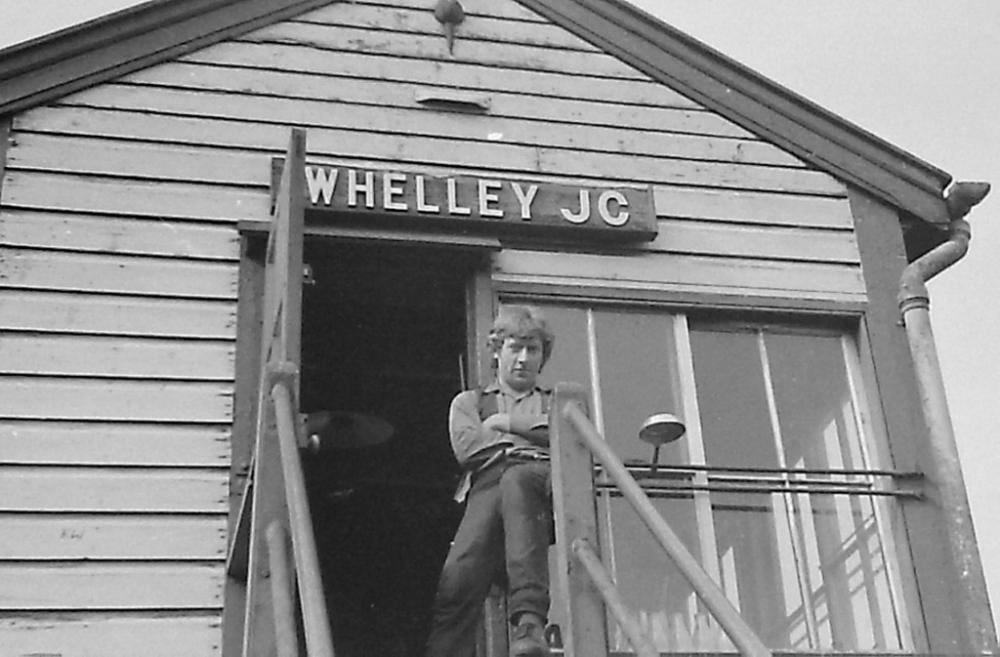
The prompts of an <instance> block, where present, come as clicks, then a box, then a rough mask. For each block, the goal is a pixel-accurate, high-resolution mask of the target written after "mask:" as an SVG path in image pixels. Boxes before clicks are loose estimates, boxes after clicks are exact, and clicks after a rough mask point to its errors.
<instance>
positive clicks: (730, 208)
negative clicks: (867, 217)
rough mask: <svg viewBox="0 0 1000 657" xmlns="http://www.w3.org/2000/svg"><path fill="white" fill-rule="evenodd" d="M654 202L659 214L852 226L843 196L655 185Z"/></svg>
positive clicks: (805, 225)
mask: <svg viewBox="0 0 1000 657" xmlns="http://www.w3.org/2000/svg"><path fill="white" fill-rule="evenodd" d="M653 204H654V205H655V206H656V214H657V215H659V216H661V217H688V218H692V219H702V220H709V219H717V220H721V221H738V222H744V223H755V224H775V225H785V226H803V227H809V228H842V229H848V230H850V229H853V227H854V221H853V218H852V217H851V209H850V205H849V204H848V202H847V199H846V198H826V197H816V196H793V195H789V194H768V193H761V192H747V191H740V192H733V191H729V190H717V189H703V188H694V187H674V186H666V185H663V186H657V187H654V188H653Z"/></svg>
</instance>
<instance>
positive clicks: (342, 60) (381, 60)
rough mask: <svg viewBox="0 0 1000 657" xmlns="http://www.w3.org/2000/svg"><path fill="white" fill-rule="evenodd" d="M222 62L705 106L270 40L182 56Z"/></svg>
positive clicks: (575, 80) (654, 89) (635, 91)
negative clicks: (277, 42) (328, 51)
mask: <svg viewBox="0 0 1000 657" xmlns="http://www.w3.org/2000/svg"><path fill="white" fill-rule="evenodd" d="M180 60H181V61H185V62H199V63H203V64H215V65H220V66H250V67H255V68H266V69H276V70H287V71H294V72H300V73H313V74H317V75H343V76H349V77H362V78H367V79H382V80H386V81H390V82H391V81H402V82H407V83H412V82H413V81H414V80H420V81H421V82H422V83H423V84H429V85H435V84H437V85H442V86H455V87H463V88H466V89H478V90H483V91H502V92H512V93H527V94H535V95H542V96H556V97H560V98H586V99H589V100H597V101H605V102H611V101H616V102H621V103H630V104H639V105H657V106H661V107H686V108H700V106H699V105H698V104H697V103H695V102H694V101H692V100H690V99H688V98H686V97H684V96H682V95H681V94H679V93H677V92H675V91H672V90H670V89H668V88H667V87H664V86H663V85H661V84H658V83H656V82H652V81H645V80H639V79H616V78H601V77H596V76H589V77H588V76H580V75H572V74H569V73H555V72H546V71H532V70H524V69H513V68H512V69H497V68H495V67H490V66H479V65H475V64H464V63H461V62H451V61H438V62H432V61H426V60H421V59H409V58H402V57H389V56H380V55H371V54H367V53H358V52H347V51H341V52H337V53H336V54H333V53H332V52H331V53H322V55H321V54H319V53H317V51H316V49H315V48H309V47H305V46H296V45H281V44H268V43H245V42H244V43H234V42H224V43H219V44H216V45H214V46H210V47H208V48H204V49H202V50H197V51H195V52H193V53H191V54H190V55H185V56H183V57H181V58H180Z"/></svg>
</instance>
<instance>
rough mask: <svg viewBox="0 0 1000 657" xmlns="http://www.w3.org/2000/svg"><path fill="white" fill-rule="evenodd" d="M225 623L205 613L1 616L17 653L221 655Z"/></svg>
mask: <svg viewBox="0 0 1000 657" xmlns="http://www.w3.org/2000/svg"><path fill="white" fill-rule="evenodd" d="M221 622H222V621H221V619H220V617H219V616H218V615H201V614H199V615H197V616H182V615H176V614H172V615H157V616H146V617H143V616H136V615H135V614H131V613H130V614H128V615H125V614H123V613H106V614H97V613H94V614H91V615H88V616H86V617H82V618H81V617H80V616H79V615H75V616H72V617H67V616H66V615H65V614H63V613H52V614H38V613H35V614H32V615H31V616H20V617H10V618H5V619H0V645H3V646H5V648H6V649H7V650H9V651H10V654H12V655H34V656H37V657H41V656H43V655H61V656H64V657H139V656H140V655H141V656H142V657H176V656H177V655H184V656H185V657H217V656H218V654H219V643H220V639H221V630H220V625H221Z"/></svg>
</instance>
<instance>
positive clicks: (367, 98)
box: [15, 62, 755, 139]
mask: <svg viewBox="0 0 1000 657" xmlns="http://www.w3.org/2000/svg"><path fill="white" fill-rule="evenodd" d="M125 83H127V84H125ZM136 85H140V86H138V88H137V86H136ZM149 85H154V88H150V86H149ZM164 85H165V86H167V87H170V88H169V89H161V88H156V87H160V86H164ZM178 89H200V90H206V91H211V90H217V91H228V92H235V93H243V94H245V93H246V90H247V89H253V92H254V95H267V96H279V97H286V98H302V99H308V100H327V101H344V102H351V103H360V104H365V105H374V106H378V107H410V108H412V107H415V106H416V100H415V98H414V94H415V92H416V91H417V90H425V91H429V92H434V91H441V92H448V91H454V88H453V87H449V86H436V85H434V84H433V83H431V82H430V81H426V80H424V79H422V78H417V79H413V80H393V81H387V80H379V79H366V78H359V77H341V76H335V75H324V76H317V75H312V74H309V73H299V72H298V71H287V70H268V69H253V68H228V67H227V68H222V67H219V66H212V65H201V64H196V63H187V62H169V63H165V64H161V65H159V66H154V67H151V68H147V69H143V70H141V71H137V72H136V73H133V74H132V75H129V76H126V77H124V78H122V79H121V81H120V83H108V84H103V85H101V86H99V87H94V88H92V89H88V90H86V91H82V92H79V93H77V94H73V95H72V96H68V97H66V98H63V99H61V100H60V104H67V105H87V106H100V107H122V108H125V109H142V110H145V109H158V110H161V111H171V110H172V108H173V107H175V105H176V104H177V103H179V102H181V101H180V100H174V101H173V102H172V103H171V104H169V105H164V100H163V99H164V98H166V97H168V96H169V95H170V94H174V95H177V94H178V92H177V90H178ZM147 93H148V94H152V95H153V96H154V97H156V98H158V100H157V101H156V102H155V103H153V102H147V101H145V97H144V94H147ZM481 93H484V94H486V95H488V97H489V99H490V110H489V116H492V117H501V116H505V117H523V118H527V119H537V120H548V121H556V122H565V123H573V124H586V125H603V126H615V127H621V128H624V129H630V128H631V129H639V130H669V131H674V132H682V133H691V134H706V135H718V136H721V137H738V138H745V139H755V137H754V135H753V134H751V133H750V132H748V131H746V130H744V129H743V128H740V127H739V126H737V125H736V124H735V123H733V122H731V121H728V120H726V119H724V118H722V117H721V116H719V115H718V114H713V113H712V112H708V111H705V110H703V109H700V108H696V107H692V106H688V107H684V108H674V107H654V106H643V105H634V104H623V103H620V102H614V103H613V102H608V101H607V99H604V100H603V101H601V100H588V99H586V98H572V97H570V98H556V97H553V96H551V95H548V96H544V95H531V94H530V93H528V92H527V91H525V92H517V91H516V90H515V91H503V90H499V89H488V90H486V89H484V90H481ZM44 111H46V108H42V107H38V108H34V109H32V110H29V111H28V112H25V113H23V114H21V115H18V118H17V119H16V123H15V126H17V125H24V124H23V122H22V121H23V120H30V117H31V116H32V115H34V114H35V113H38V112H44ZM202 111H211V109H210V108H202ZM451 116H454V114H451Z"/></svg>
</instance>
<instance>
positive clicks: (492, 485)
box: [427, 459, 552, 657]
mask: <svg viewBox="0 0 1000 657" xmlns="http://www.w3.org/2000/svg"><path fill="white" fill-rule="evenodd" d="M551 537H552V493H551V484H550V470H549V464H548V462H547V461H518V460H512V459H507V460H504V461H501V462H499V463H497V464H494V465H492V466H490V467H489V468H487V469H486V470H484V471H483V472H481V473H478V475H477V476H476V478H475V479H474V481H473V484H472V489H471V490H470V491H469V497H468V501H467V503H466V507H465V515H464V516H463V517H462V522H461V524H460V525H459V527H458V531H457V532H456V533H455V540H454V541H453V542H452V545H451V550H450V551H449V552H448V558H447V559H446V560H445V563H444V569H443V570H442V572H441V579H440V582H439V583H438V591H437V597H436V599H435V601H434V620H433V623H432V625H431V633H430V638H429V639H428V641H427V657H468V655H471V654H472V650H473V646H474V644H475V631H476V627H477V623H478V621H479V619H480V617H481V615H482V608H483V602H484V601H485V600H486V596H487V595H488V594H489V590H490V586H491V585H492V584H493V582H495V581H497V580H498V579H499V578H500V577H502V576H503V575H504V574H505V575H506V580H507V593H508V607H507V609H508V616H509V617H510V619H512V620H513V619H516V618H517V616H518V615H519V614H521V613H522V612H532V613H535V614H538V615H539V616H540V617H541V618H542V620H543V621H544V620H546V619H547V618H548V613H549V563H548V551H549V542H550V540H551Z"/></svg>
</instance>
